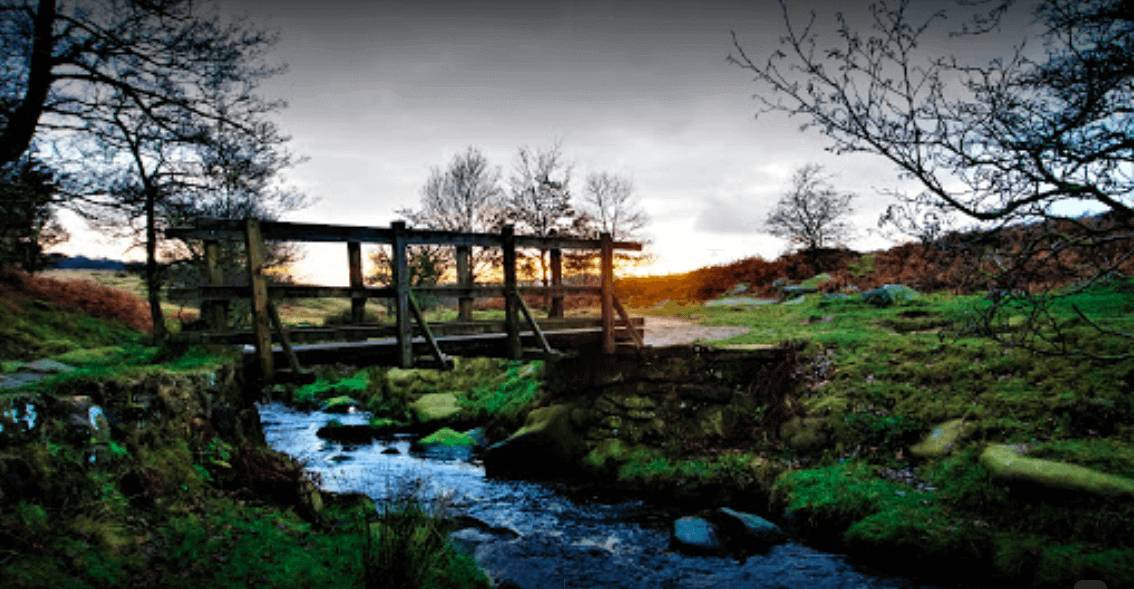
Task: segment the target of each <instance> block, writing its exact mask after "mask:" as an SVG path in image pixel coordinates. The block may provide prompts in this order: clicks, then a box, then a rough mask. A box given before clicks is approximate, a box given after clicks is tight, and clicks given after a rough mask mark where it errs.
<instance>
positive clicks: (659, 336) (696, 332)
mask: <svg viewBox="0 0 1134 589" xmlns="http://www.w3.org/2000/svg"><path fill="white" fill-rule="evenodd" d="M747 332H748V328H747V327H731V326H724V327H707V326H704V325H697V324H696V323H694V322H692V321H689V320H686V319H678V318H676V317H651V316H647V317H646V345H647V346H672V345H676V344H688V343H692V342H694V341H697V340H714V339H725V338H729V337H733V336H737V335H741V334H743V333H747Z"/></svg>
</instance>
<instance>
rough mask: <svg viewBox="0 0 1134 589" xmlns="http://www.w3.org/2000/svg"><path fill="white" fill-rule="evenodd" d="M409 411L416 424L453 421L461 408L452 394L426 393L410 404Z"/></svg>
mask: <svg viewBox="0 0 1134 589" xmlns="http://www.w3.org/2000/svg"><path fill="white" fill-rule="evenodd" d="M410 411H412V412H413V416H414V418H415V419H416V420H417V422H418V423H429V422H430V421H441V420H446V419H453V418H455V417H457V416H458V415H459V414H460V413H461V407H460V405H458V404H457V396H456V395H454V394H453V393H428V394H425V395H422V396H420V397H418V399H417V400H416V401H414V402H413V403H411V404H410Z"/></svg>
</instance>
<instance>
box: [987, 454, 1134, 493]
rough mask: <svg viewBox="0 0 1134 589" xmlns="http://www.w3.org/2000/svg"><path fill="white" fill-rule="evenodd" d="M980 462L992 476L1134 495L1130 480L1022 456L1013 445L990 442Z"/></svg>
mask: <svg viewBox="0 0 1134 589" xmlns="http://www.w3.org/2000/svg"><path fill="white" fill-rule="evenodd" d="M980 461H981V463H982V464H984V465H985V466H986V467H988V469H989V470H990V471H992V473H993V475H994V476H997V477H1000V478H1003V479H1006V480H1014V481H1028V482H1032V483H1037V484H1039V485H1042V486H1044V487H1050V488H1054V489H1064V490H1072V491H1082V492H1085V493H1092V494H1096V495H1103V496H1111V495H1127V496H1128V495H1134V481H1132V480H1129V479H1125V478H1122V477H1118V476H1114V475H1108V474H1105V473H1101V472H1098V471H1095V470H1091V469H1089V468H1084V467H1082V466H1077V465H1074V464H1064V463H1061V462H1054V461H1051V460H1042V459H1039V458H1029V457H1026V456H1021V455H1020V454H1019V453H1018V452H1017V449H1016V448H1014V447H1012V446H1006V445H998V444H994V445H991V446H989V447H988V448H986V449H985V450H984V452H983V453H981V456H980Z"/></svg>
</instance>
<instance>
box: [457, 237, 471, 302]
mask: <svg viewBox="0 0 1134 589" xmlns="http://www.w3.org/2000/svg"><path fill="white" fill-rule="evenodd" d="M471 258H472V246H468V245H458V246H457V284H459V285H460V286H463V287H465V288H469V287H471V286H472V285H473V273H472V259H471ZM472 306H473V298H472V297H466V296H462V297H460V298H458V299H457V321H472Z"/></svg>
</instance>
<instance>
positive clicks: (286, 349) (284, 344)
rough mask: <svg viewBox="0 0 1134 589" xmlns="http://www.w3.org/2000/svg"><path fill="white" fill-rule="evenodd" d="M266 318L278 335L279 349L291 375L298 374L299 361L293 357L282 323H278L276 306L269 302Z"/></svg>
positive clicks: (293, 351)
mask: <svg viewBox="0 0 1134 589" xmlns="http://www.w3.org/2000/svg"><path fill="white" fill-rule="evenodd" d="M268 316H269V317H271V319H272V327H273V328H275V330H276V334H277V335H279V339H280V348H282V349H283V353H284V358H286V359H287V365H288V367H289V368H291V371H292V373H294V374H297V375H298V374H300V373H301V372H303V369H302V368H300V366H299V360H298V359H297V358H296V357H295V350H294V349H292V347H291V340H290V339H288V337H287V330H286V329H284V326H283V322H282V321H280V313H279V311H278V310H276V306H275V305H274V304H272V302H271V301H269V302H268ZM273 376H274V374H273Z"/></svg>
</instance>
